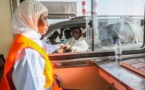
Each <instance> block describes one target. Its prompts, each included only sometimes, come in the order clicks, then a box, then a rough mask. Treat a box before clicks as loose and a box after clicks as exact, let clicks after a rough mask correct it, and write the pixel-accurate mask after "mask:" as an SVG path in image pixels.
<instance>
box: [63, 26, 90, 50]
mask: <svg viewBox="0 0 145 90" xmlns="http://www.w3.org/2000/svg"><path fill="white" fill-rule="evenodd" d="M71 30H72V36H73V37H72V38H71V39H70V40H69V41H68V43H67V44H66V45H65V47H66V48H65V50H70V51H71V52H83V51H87V50H88V48H89V46H88V44H87V42H86V40H85V38H84V37H83V36H82V30H81V28H80V27H73V28H71Z"/></svg>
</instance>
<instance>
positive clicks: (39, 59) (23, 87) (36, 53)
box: [0, 0, 61, 90]
mask: <svg viewBox="0 0 145 90" xmlns="http://www.w3.org/2000/svg"><path fill="white" fill-rule="evenodd" d="M47 18H48V10H47V8H46V7H45V6H44V5H42V4H41V3H40V2H37V1H34V0H25V1H23V2H22V3H21V4H20V5H19V7H18V8H17V9H16V11H15V13H14V15H13V20H12V21H13V22H12V23H13V32H14V34H16V38H15V39H14V41H13V44H12V46H11V48H10V51H9V54H8V56H7V58H6V62H5V67H4V74H3V77H2V80H1V82H0V90H59V88H58V86H55V83H54V80H53V71H52V66H51V63H50V61H49V58H48V56H47V54H46V52H45V50H44V49H43V46H42V45H43V44H42V42H41V41H40V37H41V35H43V34H45V33H46V31H47V30H48V26H49V24H48V22H47ZM60 90H61V89H60Z"/></svg>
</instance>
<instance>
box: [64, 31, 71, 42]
mask: <svg viewBox="0 0 145 90" xmlns="http://www.w3.org/2000/svg"><path fill="white" fill-rule="evenodd" d="M64 36H65V39H64V41H63V44H66V43H67V42H68V41H69V40H70V39H71V37H72V35H71V31H70V30H69V29H66V30H65V31H64Z"/></svg>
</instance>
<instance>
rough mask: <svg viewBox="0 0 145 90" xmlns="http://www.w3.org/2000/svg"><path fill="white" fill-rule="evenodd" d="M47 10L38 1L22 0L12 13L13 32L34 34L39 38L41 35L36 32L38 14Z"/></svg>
mask: <svg viewBox="0 0 145 90" xmlns="http://www.w3.org/2000/svg"><path fill="white" fill-rule="evenodd" d="M47 11H48V10H47V8H46V7H45V6H44V5H43V4H41V3H40V2H38V1H35V0H25V1H23V2H22V3H21V4H20V5H19V7H18V8H17V9H16V11H15V13H14V15H13V20H12V23H13V33H14V34H18V33H20V34H26V36H30V37H31V35H32V36H33V37H34V36H35V35H36V36H38V37H39V38H40V37H41V35H40V34H38V33H37V32H38V20H39V17H40V15H41V14H42V13H44V12H47Z"/></svg>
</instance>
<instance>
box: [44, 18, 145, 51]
mask: <svg viewBox="0 0 145 90" xmlns="http://www.w3.org/2000/svg"><path fill="white" fill-rule="evenodd" d="M140 20H141V19H140ZM95 23H96V24H98V25H97V26H96V27H95V28H94V33H92V31H91V28H92V27H90V25H89V24H91V20H90V17H84V16H80V17H76V18H72V19H70V20H67V21H62V22H58V23H55V24H51V25H50V27H49V30H48V31H47V33H46V34H45V35H44V36H42V39H47V38H48V37H50V36H51V35H52V34H53V33H54V32H55V31H59V32H61V30H64V29H67V28H72V27H81V29H82V31H83V32H86V37H85V38H86V40H87V43H88V45H90V46H89V47H90V48H89V50H88V51H92V48H94V51H98V50H103V49H105V50H109V49H110V48H112V50H113V49H114V44H115V42H116V39H117V38H120V40H121V43H122V49H124V50H128V49H132V48H133V49H136V48H140V47H141V46H142V44H143V32H142V29H141V26H139V25H138V24H137V23H136V21H135V18H134V19H132V17H131V18H130V17H126V18H123V19H122V16H120V17H119V16H117V17H103V16H99V17H97V18H96V19H95ZM92 35H93V38H92ZM62 37H63V36H62ZM63 39H64V38H60V40H61V41H63ZM92 41H93V42H92Z"/></svg>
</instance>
